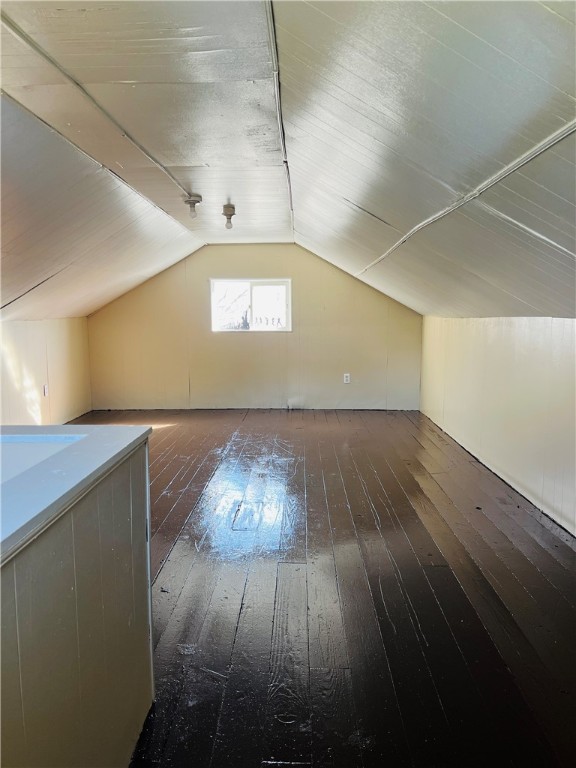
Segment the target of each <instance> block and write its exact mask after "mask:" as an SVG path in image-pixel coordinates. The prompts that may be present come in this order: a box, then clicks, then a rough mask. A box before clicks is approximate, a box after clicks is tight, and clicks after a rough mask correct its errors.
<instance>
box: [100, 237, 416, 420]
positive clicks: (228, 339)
mask: <svg viewBox="0 0 576 768" xmlns="http://www.w3.org/2000/svg"><path fill="white" fill-rule="evenodd" d="M210 278H291V279H292V303H293V306H292V329H293V330H292V332H291V333H234V332H231V333H213V332H212V331H211V329H210V323H211V320H210V318H211V315H210ZM421 321H422V319H421V317H420V316H419V315H417V314H416V313H415V312H412V311H411V310H409V309H407V308H406V307H403V306H401V305H399V304H397V303H396V302H394V301H392V300H391V299H388V298H386V297H384V296H382V295H381V294H379V293H378V292H376V291H373V290H372V289H370V288H368V287H367V286H365V285H362V283H360V282H359V281H356V280H353V278H351V277H350V276H349V275H346V274H345V273H344V272H342V271H340V270H337V269H335V268H334V267H333V266H331V265H329V264H327V263H325V262H324V261H322V260H321V259H317V258H315V257H314V256H313V255H312V254H310V253H308V252H306V251H304V250H303V249H301V248H299V247H297V246H294V245H251V246H239V245H237V246H207V247H206V248H204V249H202V250H201V251H199V252H198V253H196V254H194V256H193V257H191V258H190V259H186V260H185V261H183V262H180V263H179V264H177V265H175V266H174V267H172V268H171V269H169V270H166V271H165V272H163V273H162V274H161V275H158V276H157V277H155V278H153V279H152V280H150V281H148V282H147V283H145V284H144V285H142V286H140V287H139V288H137V289H136V290H133V291H131V292H130V293H128V294H127V295H125V296H123V297H122V298H120V299H119V300H117V301H114V302H113V303H111V304H109V305H108V306H107V307H104V308H103V309H102V310H100V311H99V312H97V313H95V314H94V315H92V316H91V317H90V318H89V320H88V326H89V338H90V359H91V375H92V388H93V398H94V407H95V408H186V407H189V408H236V407H238V408H241V407H254V408H258V407H275V408H286V407H292V408H391V409H395V408H417V407H418V402H419V386H420V385H419V379H420V328H421ZM344 373H350V374H351V383H350V384H344V383H343V374H344Z"/></svg>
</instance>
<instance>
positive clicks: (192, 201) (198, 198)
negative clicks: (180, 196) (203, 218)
mask: <svg viewBox="0 0 576 768" xmlns="http://www.w3.org/2000/svg"><path fill="white" fill-rule="evenodd" d="M184 202H185V203H186V205H189V206H190V218H191V219H195V218H196V216H198V214H197V212H196V206H197V205H198V203H201V202H202V195H190V196H189V197H187V198H186V199H185V200H184Z"/></svg>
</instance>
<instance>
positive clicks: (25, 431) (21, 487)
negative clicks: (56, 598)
mask: <svg viewBox="0 0 576 768" xmlns="http://www.w3.org/2000/svg"><path fill="white" fill-rule="evenodd" d="M151 431H152V430H151V428H150V427H126V426H108V425H106V426H88V425H86V426H58V427H24V426H22V427H19V426H14V427H0V480H1V486H0V500H1V504H2V506H1V524H0V534H1V535H0V562H2V563H4V562H5V561H6V560H7V559H8V558H10V557H12V556H13V555H14V554H15V553H16V552H17V551H18V550H20V549H21V548H22V547H23V546H25V545H26V544H27V543H28V541H30V540H31V539H33V538H34V537H35V536H37V535H38V533H40V531H41V530H43V529H44V528H45V527H46V526H47V525H49V524H50V522H51V521H52V520H54V519H55V518H57V517H58V516H59V515H60V514H61V513H62V512H63V511H64V510H65V509H66V508H67V507H68V506H70V504H71V503H72V502H73V501H75V500H76V499H77V498H79V497H80V496H82V495H83V494H84V493H85V492H86V491H87V490H88V489H89V488H90V487H91V486H92V485H94V483H95V482H96V481H97V480H98V478H99V477H101V476H102V475H103V474H105V473H106V472H107V471H108V470H109V469H110V468H111V467H112V466H114V465H115V464H117V463H118V462H119V461H120V460H121V459H123V458H125V457H126V456H127V455H128V454H130V453H131V452H132V451H133V450H134V449H135V448H136V447H137V446H138V445H140V444H141V443H144V442H145V441H146V439H147V438H148V435H149V434H150V433H151Z"/></svg>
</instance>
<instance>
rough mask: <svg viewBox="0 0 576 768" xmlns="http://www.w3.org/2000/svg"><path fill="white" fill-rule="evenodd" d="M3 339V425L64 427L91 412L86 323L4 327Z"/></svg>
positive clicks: (17, 323) (21, 323)
mask: <svg viewBox="0 0 576 768" xmlns="http://www.w3.org/2000/svg"><path fill="white" fill-rule="evenodd" d="M1 339H2V342H1V343H2V373H1V379H2V412H1V420H2V423H3V424H64V423H65V422H66V421H70V419H73V418H75V417H76V416H80V415H81V414H83V413H86V411H89V410H90V409H91V407H92V398H91V391H90V367H89V357H88V322H87V320H86V318H85V317H84V318H70V319H65V320H31V321H27V320H22V321H10V322H9V321H3V322H2V324H1ZM45 385H46V386H47V392H46V394H45V393H44V386H45Z"/></svg>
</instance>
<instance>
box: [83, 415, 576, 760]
mask: <svg viewBox="0 0 576 768" xmlns="http://www.w3.org/2000/svg"><path fill="white" fill-rule="evenodd" d="M108 422H109V423H140V424H146V423H147V424H151V425H153V426H154V432H153V435H152V437H151V441H150V448H151V450H150V461H151V466H150V470H151V500H152V538H151V557H152V570H153V576H154V577H155V580H154V583H153V587H152V593H153V598H152V599H153V614H154V646H155V657H154V661H155V674H156V687H157V700H156V703H155V705H154V708H153V710H152V711H151V713H150V715H149V717H148V719H147V721H146V723H145V726H144V730H143V732H142V735H141V737H140V741H139V743H138V746H137V748H136V751H135V753H134V757H133V760H132V764H131V766H132V768H153V767H155V766H156V767H157V766H161V768H172V767H173V768H184V766H186V767H187V768H210V767H211V768H235V767H236V766H238V767H239V768H249V767H250V766H254V768H261V766H269V765H277V766H284V765H301V766H307V765H309V766H342V767H343V768H354V767H355V766H365V767H366V768H367V767H368V766H377V767H378V768H382V767H383V766H390V768H401V767H402V766H418V767H420V766H422V767H423V768H424V767H426V768H428V767H432V766H437V767H438V768H449V767H450V766H454V767H457V768H466V766H471V767H472V766H474V767H475V766H478V767H480V766H481V767H482V768H488V767H489V768H498V767H499V766H518V768H526V767H527V766H530V767H532V766H534V767H535V768H539V767H540V766H561V765H566V766H568V765H572V764H573V763H572V758H573V754H574V748H575V745H574V731H575V729H574V722H573V721H574V713H575V711H576V710H575V704H574V692H575V685H574V682H575V681H574V678H575V663H574V661H575V660H574V648H575V647H576V644H575V628H576V622H575V608H574V603H575V594H576V591H575V590H574V578H575V574H574V564H575V551H574V549H575V545H574V539H573V538H571V537H570V536H569V535H568V534H566V533H565V532H563V531H562V530H561V529H559V528H557V527H556V526H555V525H554V524H552V523H551V522H550V521H549V520H548V519H547V518H545V517H543V516H542V515H539V513H538V512H537V510H535V508H534V507H532V506H531V505H530V503H529V502H527V501H526V499H524V498H523V497H522V496H520V495H519V494H517V493H516V492H515V491H514V490H512V489H511V488H510V487H509V486H507V485H506V484H505V483H503V482H502V481H500V480H499V479H498V478H497V477H496V476H495V475H493V474H492V473H491V472H489V471H488V470H487V469H485V468H484V467H483V466H482V465H481V464H479V463H478V462H476V461H475V460H474V459H473V457H472V456H470V454H468V453H466V452H465V451H464V450H463V449H462V448H460V446H458V445H457V444H456V443H455V442H454V441H452V440H451V439H450V438H449V437H448V436H447V435H445V433H443V432H442V431H441V430H439V429H438V428H437V427H436V426H435V425H434V424H433V423H432V422H431V421H429V420H428V419H426V418H425V417H424V416H422V415H421V414H419V413H417V412H384V411H292V412H286V411H273V410H271V411H261V410H250V411H245V410H242V411H241V410H230V411H147V412H146V411H124V412H93V413H91V414H88V415H87V416H85V417H83V418H82V419H79V420H77V423H108Z"/></svg>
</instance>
